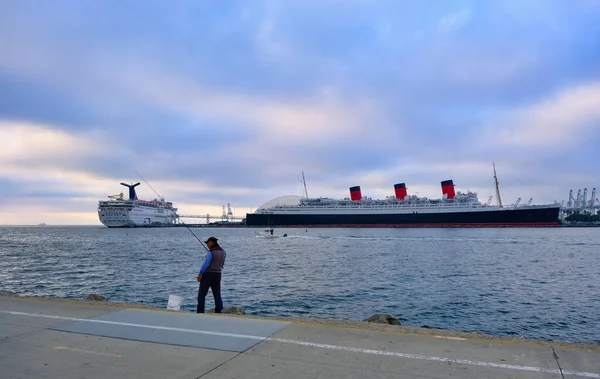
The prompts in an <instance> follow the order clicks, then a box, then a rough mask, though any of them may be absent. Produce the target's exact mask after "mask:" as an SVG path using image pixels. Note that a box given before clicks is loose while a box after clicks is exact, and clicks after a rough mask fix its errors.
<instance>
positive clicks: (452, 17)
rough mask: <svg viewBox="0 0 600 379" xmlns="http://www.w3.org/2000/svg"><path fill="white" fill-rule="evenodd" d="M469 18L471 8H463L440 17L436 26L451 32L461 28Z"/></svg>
mask: <svg viewBox="0 0 600 379" xmlns="http://www.w3.org/2000/svg"><path fill="white" fill-rule="evenodd" d="M470 18H471V10H470V9H463V10H460V11H458V12H454V13H450V14H447V15H445V16H444V17H442V19H441V20H440V21H439V23H438V27H439V28H440V29H441V30H443V31H446V32H452V31H455V30H458V29H460V28H462V27H463V26H464V25H465V24H466V23H467V22H469V19H470Z"/></svg>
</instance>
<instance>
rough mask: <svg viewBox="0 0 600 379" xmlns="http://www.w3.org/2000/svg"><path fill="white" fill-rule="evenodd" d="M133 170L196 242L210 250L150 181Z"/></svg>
mask: <svg viewBox="0 0 600 379" xmlns="http://www.w3.org/2000/svg"><path fill="white" fill-rule="evenodd" d="M133 171H134V172H135V173H136V174H137V175H138V176H139V177H140V178H142V180H143V181H144V183H146V185H147V186H148V187H150V189H151V190H152V191H153V192H154V193H155V194H156V196H158V198H159V199H160V202H161V203H162V204H163V206H165V208H168V209H170V210H171V212H173V214H174V215H175V217H177V218H178V219H179V222H181V223H182V224H183V226H185V227H186V229H187V230H189V231H190V233H192V235H193V236H194V237H195V238H196V239H197V240H198V242H200V245H202V247H203V248H204V249H205V250H206V251H210V250H208V248H207V247H206V246H204V243H203V242H202V241H201V240H200V238H198V236H197V235H196V234H195V233H194V232H193V231H192V229H190V227H189V226H187V224H186V223H185V222H183V221H182V220H181V218H180V217H179V216H178V215H177V212H175V211H174V210H173V207H170V206H168V205H167V203H165V200H164V198H163V197H162V196H160V195H159V194H158V192H156V191H155V190H154V188H152V186H151V185H150V183H148V182H147V181H146V179H144V177H143V176H142V175H140V173H139V172H137V171H136V170H133Z"/></svg>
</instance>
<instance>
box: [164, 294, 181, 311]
mask: <svg viewBox="0 0 600 379" xmlns="http://www.w3.org/2000/svg"><path fill="white" fill-rule="evenodd" d="M182 303H183V297H181V296H177V295H169V302H168V303H167V309H170V310H172V311H178V310H179V309H180V308H181V304H182Z"/></svg>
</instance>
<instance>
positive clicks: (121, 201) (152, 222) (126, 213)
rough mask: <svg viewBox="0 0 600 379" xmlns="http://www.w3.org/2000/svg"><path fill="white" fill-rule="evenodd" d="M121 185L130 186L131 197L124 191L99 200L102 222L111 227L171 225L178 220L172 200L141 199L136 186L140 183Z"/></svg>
mask: <svg viewBox="0 0 600 379" xmlns="http://www.w3.org/2000/svg"><path fill="white" fill-rule="evenodd" d="M121 185H123V186H125V187H127V188H129V198H128V199H125V198H123V193H122V192H121V193H120V194H118V195H112V196H109V197H108V198H109V200H100V201H99V202H98V217H99V218H100V222H101V223H102V224H104V225H105V226H108V227H109V228H124V227H143V226H169V225H173V224H175V221H176V220H177V208H173V204H172V203H170V202H164V201H162V200H159V199H154V200H152V201H146V200H139V199H138V197H137V195H136V193H135V187H137V186H139V185H140V183H136V184H126V183H121Z"/></svg>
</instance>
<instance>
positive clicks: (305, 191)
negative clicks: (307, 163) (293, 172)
mask: <svg viewBox="0 0 600 379" xmlns="http://www.w3.org/2000/svg"><path fill="white" fill-rule="evenodd" d="M302 183H304V195H305V196H306V198H307V199H308V191H307V190H306V179H305V178H304V171H302Z"/></svg>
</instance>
